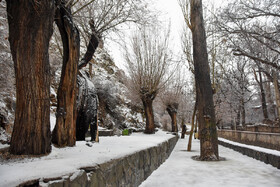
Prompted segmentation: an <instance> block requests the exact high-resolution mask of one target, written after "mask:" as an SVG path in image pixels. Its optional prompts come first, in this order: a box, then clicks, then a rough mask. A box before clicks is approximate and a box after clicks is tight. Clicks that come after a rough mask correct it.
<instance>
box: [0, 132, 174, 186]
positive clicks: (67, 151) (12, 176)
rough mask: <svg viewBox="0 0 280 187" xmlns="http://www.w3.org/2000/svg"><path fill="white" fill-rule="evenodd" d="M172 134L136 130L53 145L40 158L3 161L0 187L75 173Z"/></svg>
mask: <svg viewBox="0 0 280 187" xmlns="http://www.w3.org/2000/svg"><path fill="white" fill-rule="evenodd" d="M171 137H173V135H171V134H167V133H166V132H163V131H161V130H159V131H158V132H157V133H156V134H153V135H146V134H143V133H133V134H132V135H131V136H120V137H118V136H113V137H100V143H94V144H92V147H89V146H87V145H86V142H85V141H80V142H77V143H76V146H75V147H67V148H62V149H58V148H55V147H53V148H52V152H51V153H50V154H49V155H48V156H44V157H41V158H29V159H22V160H16V161H15V160H14V161H0V187H2V186H3V187H4V186H5V187H6V186H9V187H10V186H16V185H18V184H20V183H22V182H25V181H28V180H32V179H37V178H43V177H45V178H52V177H59V176H63V175H66V174H70V173H74V172H76V171H77V170H78V169H79V168H81V167H86V166H94V165H96V164H101V163H104V162H106V161H109V160H111V159H116V158H119V157H122V156H125V155H129V154H132V153H134V152H136V151H140V150H143V149H146V148H148V147H153V146H157V145H158V144H160V143H162V142H164V141H167V140H168V139H169V138H171Z"/></svg>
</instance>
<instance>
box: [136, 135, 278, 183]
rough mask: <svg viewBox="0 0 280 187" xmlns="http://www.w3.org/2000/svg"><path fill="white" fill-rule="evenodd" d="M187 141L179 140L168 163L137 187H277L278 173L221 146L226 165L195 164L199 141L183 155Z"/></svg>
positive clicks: (223, 162) (272, 168) (220, 152)
mask: <svg viewBox="0 0 280 187" xmlns="http://www.w3.org/2000/svg"><path fill="white" fill-rule="evenodd" d="M187 140H188V138H187V139H183V140H182V139H179V140H178V143H177V145H176V146H175V148H174V150H173V152H172V153H171V155H170V157H169V159H168V160H166V162H165V163H163V164H162V165H161V166H160V167H159V168H158V169H157V170H156V171H154V172H153V173H152V175H151V176H150V177H148V179H147V180H146V181H144V182H143V183H142V184H141V185H140V186H141V187H151V186H153V187H154V186H160V187H170V186H194V187H200V186H201V187H205V186H207V187H220V186H224V187H236V186H238V187H243V186H244V187H245V186H246V187H247V186H252V187H257V186H260V187H263V186H269V187H274V186H275V187H279V186H280V170H278V169H276V168H275V167H272V166H271V165H268V164H265V163H263V162H260V161H258V160H255V159H253V158H250V157H247V156H244V155H242V154H240V153H238V152H235V151H233V150H231V149H229V148H225V147H223V146H219V154H220V156H221V157H225V158H226V161H219V162H201V161H195V160H193V159H192V158H191V157H192V156H195V155H199V140H193V145H192V150H193V151H192V152H187V151H186V150H187Z"/></svg>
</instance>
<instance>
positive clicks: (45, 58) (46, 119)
mask: <svg viewBox="0 0 280 187" xmlns="http://www.w3.org/2000/svg"><path fill="white" fill-rule="evenodd" d="M6 2H7V13H8V22H9V42H10V48H11V52H12V56H13V61H14V69H15V75H16V99H17V101H16V113H15V122H14V128H13V133H12V139H11V146H10V152H11V153H13V154H33V155H40V154H46V153H49V152H50V151H51V132H50V75H49V72H50V64H49V54H48V49H49V41H50V38H51V36H52V33H53V21H54V10H55V7H54V1H51V0H50V1H40V2H38V1H34V0H31V1H20V0H6Z"/></svg>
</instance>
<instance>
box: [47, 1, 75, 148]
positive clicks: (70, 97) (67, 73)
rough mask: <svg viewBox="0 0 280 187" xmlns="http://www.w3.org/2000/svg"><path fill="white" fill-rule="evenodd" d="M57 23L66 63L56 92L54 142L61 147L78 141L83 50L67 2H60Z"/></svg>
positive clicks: (72, 144)
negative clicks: (77, 102) (79, 79)
mask: <svg viewBox="0 0 280 187" xmlns="http://www.w3.org/2000/svg"><path fill="white" fill-rule="evenodd" d="M55 21H56V24H57V26H58V28H59V31H60V34H61V38H62V42H63V65H62V73H61V78H60V83H59V88H58V92H57V113H56V125H55V129H54V130H53V137H52V142H53V143H54V144H55V145H56V146H58V147H64V146H74V145H75V143H76V113H77V112H76V106H75V105H76V92H77V89H76V86H77V85H76V82H77V71H78V61H79V53H80V39H79V32H78V29H77V28H76V27H75V25H74V23H73V21H72V15H71V11H70V9H69V8H67V7H65V2H64V1H62V2H59V1H58V2H57V9H56V19H55Z"/></svg>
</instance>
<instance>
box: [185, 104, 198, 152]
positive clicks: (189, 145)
mask: <svg viewBox="0 0 280 187" xmlns="http://www.w3.org/2000/svg"><path fill="white" fill-rule="evenodd" d="M196 110H197V100H196V101H195V104H194V109H193V115H192V127H191V131H190V136H189V143H188V149H187V151H191V149H192V136H193V130H194V121H195V114H196Z"/></svg>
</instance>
